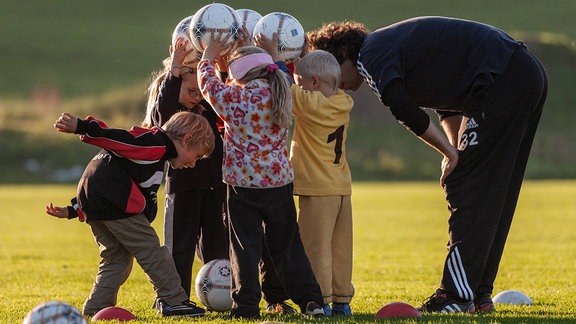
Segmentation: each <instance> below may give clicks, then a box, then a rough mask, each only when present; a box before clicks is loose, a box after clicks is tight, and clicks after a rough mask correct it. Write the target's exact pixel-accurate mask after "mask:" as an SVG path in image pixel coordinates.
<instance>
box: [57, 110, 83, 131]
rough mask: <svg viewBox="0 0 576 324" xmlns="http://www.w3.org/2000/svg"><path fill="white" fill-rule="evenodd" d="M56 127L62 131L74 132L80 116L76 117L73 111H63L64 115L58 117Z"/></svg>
mask: <svg viewBox="0 0 576 324" xmlns="http://www.w3.org/2000/svg"><path fill="white" fill-rule="evenodd" d="M54 127H56V129H57V130H58V131H59V132H62V133H74V132H75V131H76V128H77V127H78V118H76V117H75V116H74V115H72V114H71V113H66V112H65V113H63V114H62V116H60V117H58V119H57V120H56V123H54Z"/></svg>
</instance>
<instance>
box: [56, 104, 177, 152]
mask: <svg viewBox="0 0 576 324" xmlns="http://www.w3.org/2000/svg"><path fill="white" fill-rule="evenodd" d="M54 127H56V128H57V129H58V131H59V132H64V133H75V134H80V135H81V136H80V140H81V141H83V142H85V143H88V144H92V145H95V146H98V147H100V148H103V149H106V150H110V151H113V152H114V153H116V154H118V155H120V156H122V157H125V158H128V159H135V160H142V161H156V160H159V159H161V158H163V157H164V154H166V146H165V141H164V139H159V138H158V135H157V133H159V132H162V131H161V129H160V128H158V127H154V128H151V129H148V128H140V127H133V128H132V129H131V130H130V131H126V130H123V129H118V128H108V126H107V125H106V124H105V123H104V122H102V121H99V120H97V119H94V118H93V117H90V116H89V117H87V118H86V120H81V119H79V118H77V117H75V116H74V115H72V114H70V113H63V114H62V115H61V116H60V117H59V118H58V120H57V121H56V123H55V124H54Z"/></svg>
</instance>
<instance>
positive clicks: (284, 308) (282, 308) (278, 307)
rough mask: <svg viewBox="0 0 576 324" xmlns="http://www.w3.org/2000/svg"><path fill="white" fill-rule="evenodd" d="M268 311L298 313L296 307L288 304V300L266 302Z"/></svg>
mask: <svg viewBox="0 0 576 324" xmlns="http://www.w3.org/2000/svg"><path fill="white" fill-rule="evenodd" d="M266 313H267V314H273V315H286V314H296V310H295V309H294V307H292V306H290V305H288V304H286V302H281V303H276V304H272V303H266Z"/></svg>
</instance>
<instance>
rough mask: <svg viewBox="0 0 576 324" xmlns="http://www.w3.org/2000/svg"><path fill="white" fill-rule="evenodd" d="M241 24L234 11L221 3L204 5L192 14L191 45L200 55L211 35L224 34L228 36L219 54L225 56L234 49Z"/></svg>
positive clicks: (208, 42)
mask: <svg viewBox="0 0 576 324" xmlns="http://www.w3.org/2000/svg"><path fill="white" fill-rule="evenodd" d="M241 25H242V22H241V20H240V17H239V16H238V14H237V13H236V11H235V10H234V9H232V8H231V7H230V6H227V5H225V4H222V3H212V4H209V5H206V6H204V7H202V8H200V10H198V11H197V12H196V13H195V14H194V18H193V19H192V22H191V23H190V39H192V44H193V45H194V47H195V48H196V49H197V50H198V51H199V52H201V53H203V52H204V49H206V47H207V46H208V44H210V38H211V37H212V34H214V33H216V34H217V35H219V34H220V33H224V34H225V35H229V36H230V37H229V38H228V42H227V43H226V44H227V45H230V46H228V47H226V49H225V50H223V51H222V52H220V53H219V55H220V56H225V55H226V54H227V53H229V52H230V51H231V50H233V49H234V47H235V44H236V34H238V32H239V30H240V26H241Z"/></svg>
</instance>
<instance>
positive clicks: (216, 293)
mask: <svg viewBox="0 0 576 324" xmlns="http://www.w3.org/2000/svg"><path fill="white" fill-rule="evenodd" d="M231 280H232V278H231V277H230V260H228V259H216V260H212V261H210V262H208V263H206V264H205V265H203V266H202V268H200V270H199V271H198V274H197V275H196V282H195V285H194V286H195V288H196V296H197V297H198V300H200V302H201V303H202V304H203V305H204V306H206V308H207V309H208V310H210V311H215V312H226V311H229V310H230V309H231V308H232V296H230V288H231V284H232V282H231Z"/></svg>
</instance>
